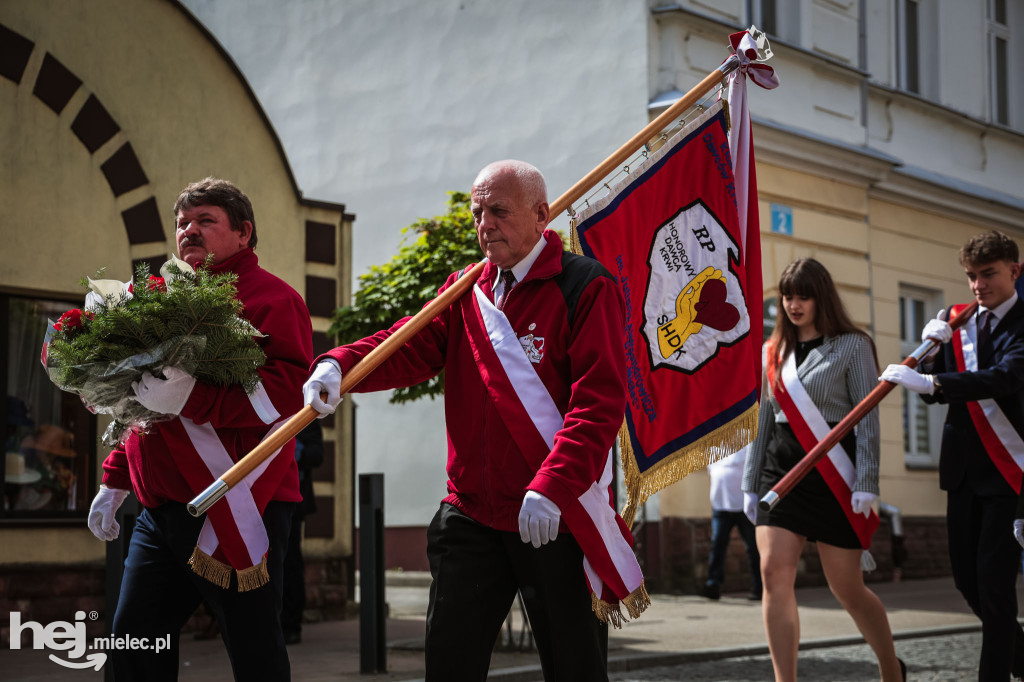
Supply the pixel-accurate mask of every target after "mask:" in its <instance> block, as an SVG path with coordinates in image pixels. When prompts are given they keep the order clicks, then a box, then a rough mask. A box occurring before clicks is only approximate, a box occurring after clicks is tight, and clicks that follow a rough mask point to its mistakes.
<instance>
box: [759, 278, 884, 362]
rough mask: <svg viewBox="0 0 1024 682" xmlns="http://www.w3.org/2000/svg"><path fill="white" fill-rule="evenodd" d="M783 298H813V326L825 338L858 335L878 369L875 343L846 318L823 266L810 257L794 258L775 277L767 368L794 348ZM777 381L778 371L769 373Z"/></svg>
mask: <svg viewBox="0 0 1024 682" xmlns="http://www.w3.org/2000/svg"><path fill="white" fill-rule="evenodd" d="M784 296H806V297H807V298H811V299H814V327H815V329H817V330H818V331H819V332H821V333H822V334H824V335H825V336H828V337H833V336H839V335H840V334H860V335H861V336H863V337H864V338H865V339H867V340H868V343H870V344H871V353H872V354H873V355H874V356H875V368H876V369H877V368H878V352H877V351H876V350H875V342H874V341H872V340H871V336H869V335H868V333H867V332H865V331H864V330H863V329H861V328H860V327H858V326H857V325H855V324H854V323H853V320H851V319H850V315H849V313H847V312H846V307H845V306H844V305H843V301H842V299H840V298H839V292H838V291H836V285H835V283H834V282H833V281H832V275H830V274H829V273H828V270H826V269H825V266H824V265H822V264H821V263H819V262H818V261H816V260H814V259H813V258H798V259H797V260H795V261H793V262H792V263H790V264H789V265H787V266H786V269H785V270H783V271H782V275H781V276H780V277H779V314H778V319H776V321H775V329H774V330H773V331H772V335H771V338H770V339H768V350H769V354H768V363H769V365H772V366H773V367H774V366H777V365H776V363H778V365H782V364H783V363H784V362H785V361H786V359H787V358H788V357H789V354H790V353H792V352H793V350H794V349H795V348H796V325H794V324H793V323H792V322H791V321H790V319H789V316H788V315H787V314H786V310H785V307H784V302H783V300H782V299H783V297H784ZM772 374H773V375H774V376H775V380H776V381H778V375H779V373H778V372H772Z"/></svg>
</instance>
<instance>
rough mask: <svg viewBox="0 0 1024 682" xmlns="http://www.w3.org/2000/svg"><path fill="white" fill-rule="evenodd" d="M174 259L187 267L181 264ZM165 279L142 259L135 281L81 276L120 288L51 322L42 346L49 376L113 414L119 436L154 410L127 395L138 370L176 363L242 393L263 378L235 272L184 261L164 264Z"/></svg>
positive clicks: (156, 371)
mask: <svg viewBox="0 0 1024 682" xmlns="http://www.w3.org/2000/svg"><path fill="white" fill-rule="evenodd" d="M178 263H180V264H181V265H183V266H184V267H179V266H178ZM164 272H165V274H167V278H166V279H165V278H164V277H157V276H150V274H149V267H148V265H146V264H142V265H139V266H138V268H137V270H136V278H135V284H134V285H132V286H131V287H130V289H129V287H128V286H127V285H123V284H122V283H119V282H114V281H112V280H105V281H100V282H97V281H90V280H88V279H83V281H82V284H83V286H85V287H86V288H90V289H92V290H93V291H94V292H95V291H97V290H98V289H99V288H100V286H99V285H105V286H107V287H109V286H110V285H114V286H115V287H116V286H118V285H120V286H121V287H123V288H122V290H120V291H116V292H115V293H110V292H109V291H107V292H106V293H105V294H103V295H100V296H97V295H96V294H90V295H89V296H90V298H92V299H93V304H92V305H88V300H89V299H88V298H87V310H86V311H85V312H82V311H81V310H78V309H75V310H70V311H68V312H66V313H65V314H64V315H62V316H61V319H60V320H59V321H58V322H57V323H55V324H54V325H53V332H52V333H51V335H50V338H49V340H48V343H47V347H46V349H45V351H44V356H45V359H44V364H45V365H46V368H47V373H48V374H49V376H50V379H51V380H52V381H53V383H54V384H56V385H57V386H58V387H60V388H61V389H63V390H66V391H71V392H73V393H77V394H79V395H80V396H82V398H83V400H84V401H85V402H86V403H87V404H88V405H89V406H91V407H93V408H95V409H96V411H98V412H101V413H105V414H111V415H113V416H114V420H115V424H114V427H113V429H112V431H113V433H114V434H115V435H117V436H118V437H117V438H115V440H119V439H120V438H121V437H123V432H124V431H125V430H126V429H127V428H128V427H130V426H142V427H143V428H144V427H145V424H146V423H148V422H149V421H155V420H157V418H158V416H157V415H154V414H152V413H148V412H147V411H146V410H145V409H144V408H141V406H140V405H139V404H138V403H137V402H136V401H134V400H131V398H132V397H133V396H134V391H133V390H132V386H131V384H132V383H133V382H135V381H138V380H139V377H140V376H141V374H142V372H144V371H149V372H152V373H154V374H156V375H157V376H159V373H160V369H161V368H163V367H166V366H173V367H177V368H179V369H182V370H184V371H186V372H188V373H189V374H191V375H192V376H194V377H195V378H196V379H197V380H199V381H201V382H203V383H207V384H212V385H215V386H229V385H234V384H237V385H240V386H241V387H242V388H244V389H245V391H246V392H247V393H251V392H252V391H254V390H255V389H256V386H257V384H258V383H259V381H260V376H259V373H258V369H259V368H260V367H262V366H263V364H264V362H265V361H266V356H265V354H264V352H263V350H262V349H261V348H260V347H259V345H258V344H257V343H256V340H255V338H254V337H257V336H260V333H259V331H258V330H257V329H256V328H255V327H253V326H252V325H251V324H250V323H249V322H248V321H246V320H245V319H243V318H242V317H241V312H242V303H241V302H240V301H238V300H237V299H236V298H235V296H236V289H235V282H236V281H237V276H236V275H235V274H234V273H213V272H210V271H209V270H208V269H206V268H199V269H198V270H197V271H195V272H192V271H191V270H190V269H188V266H187V265H184V264H183V263H181V261H176V260H173V259H172V261H169V262H168V264H167V265H165V266H164Z"/></svg>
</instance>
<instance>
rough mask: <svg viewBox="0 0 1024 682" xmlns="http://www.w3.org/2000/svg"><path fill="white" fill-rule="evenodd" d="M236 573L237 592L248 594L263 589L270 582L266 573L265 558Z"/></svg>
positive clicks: (268, 574)
mask: <svg viewBox="0 0 1024 682" xmlns="http://www.w3.org/2000/svg"><path fill="white" fill-rule="evenodd" d="M237 573H238V591H239V592H248V591H249V590H255V589H256V588H257V587H263V586H264V585H266V584H267V583H268V582H270V573H269V572H268V571H267V557H263V559H262V560H261V561H260V562H259V563H258V564H256V565H255V566H250V567H249V568H243V569H242V570H240V571H237Z"/></svg>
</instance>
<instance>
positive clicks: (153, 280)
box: [147, 275, 167, 291]
mask: <svg viewBox="0 0 1024 682" xmlns="http://www.w3.org/2000/svg"><path fill="white" fill-rule="evenodd" d="M147 286H148V287H149V290H150V291H167V282H165V281H164V278H163V277H157V276H156V275H150V276H149V282H148V284H147Z"/></svg>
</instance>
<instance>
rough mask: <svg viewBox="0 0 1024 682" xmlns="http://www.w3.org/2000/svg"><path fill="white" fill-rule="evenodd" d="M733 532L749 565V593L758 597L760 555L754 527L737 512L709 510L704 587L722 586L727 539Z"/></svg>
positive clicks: (727, 545) (727, 547) (760, 589)
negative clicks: (707, 553) (709, 538)
mask: <svg viewBox="0 0 1024 682" xmlns="http://www.w3.org/2000/svg"><path fill="white" fill-rule="evenodd" d="M733 528H737V529H738V530H739V532H740V537H741V538H743V544H744V545H745V546H746V548H747V562H748V563H749V564H750V593H751V594H761V592H762V586H761V555H760V554H759V553H758V551H757V538H755V537H754V535H755V532H756V531H755V530H754V524H752V523H751V522H750V519H748V518H747V515H746V514H744V513H743V512H741V511H726V510H724V509H712V510H711V553H710V554H709V555H708V580H707V584H708V585H718V586H719V587H721V585H722V583H724V582H725V557H726V555H728V553H729V538H730V536H731V535H732V529H733Z"/></svg>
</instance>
